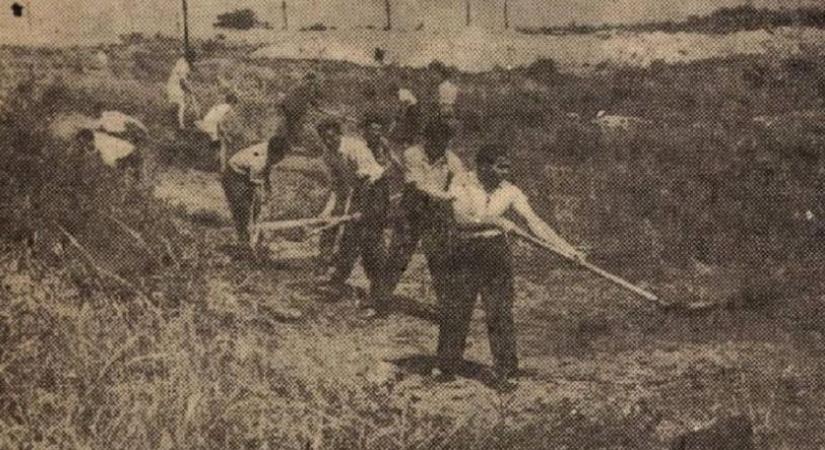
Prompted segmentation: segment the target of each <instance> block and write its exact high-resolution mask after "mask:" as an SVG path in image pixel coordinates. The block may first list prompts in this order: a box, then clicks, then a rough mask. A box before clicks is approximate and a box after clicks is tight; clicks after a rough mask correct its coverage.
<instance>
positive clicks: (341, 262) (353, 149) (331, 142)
mask: <svg viewBox="0 0 825 450" xmlns="http://www.w3.org/2000/svg"><path fill="white" fill-rule="evenodd" d="M384 126H385V123H384V121H383V118H381V117H379V116H377V115H368V116H367V118H366V119H365V120H364V121H363V123H362V129H363V132H364V137H365V139H363V140H362V139H359V138H356V137H350V136H342V135H341V131H340V126H339V125H334V124H333V122H328V124H326V125H324V126H320V127H319V128H318V131H319V134H320V135H321V140H322V141H323V142H324V145H325V146H326V147H327V150H328V151H327V153H329V154H330V156H328V157H327V158H328V159H329V160H330V161H334V162H332V163H331V164H332V168H333V169H332V172H333V173H334V174H337V175H334V176H335V177H336V179H334V180H333V183H335V185H334V186H333V193H335V192H338V194H337V195H336V196H340V194H341V193H342V192H344V191H348V192H351V193H352V194H351V199H350V203H351V205H352V208H351V211H350V212H351V213H355V212H359V213H361V215H362V217H361V220H360V221H359V222H357V223H350V224H347V225H345V226H344V230H343V234H342V235H341V240H340V249H339V251H338V253H337V254H336V255H335V261H334V263H333V270H332V273H331V275H330V277H329V280H328V287H329V288H330V290H332V291H333V294H339V293H340V292H342V288H343V286H344V284H345V283H346V281H347V279H348V278H349V276H350V274H351V272H352V269H353V267H354V265H355V261H356V260H357V259H358V257H359V256H360V257H361V263H362V265H363V267H364V272H366V274H367V278H368V279H369V281H370V298H369V300H368V301H367V303H366V304H365V305H364V306H365V311H366V315H368V316H372V315H374V314H375V312H376V310H377V309H379V305H377V302H379V301H380V300H381V299H380V298H378V297H377V295H376V294H377V290H376V288H378V287H379V286H380V277H381V276H382V275H383V273H384V265H385V263H386V249H385V244H384V236H383V235H384V228H385V226H386V223H387V213H388V210H389V185H388V182H387V177H386V171H387V168H388V167H389V164H390V158H389V156H388V154H387V152H388V151H389V150H387V149H386V148H384V147H383V142H382V137H383V135H382V132H383V128H384ZM341 185H343V186H345V188H342V187H341ZM337 201H338V202H341V201H343V202H346V201H347V200H346V199H344V198H340V197H339V198H337Z"/></svg>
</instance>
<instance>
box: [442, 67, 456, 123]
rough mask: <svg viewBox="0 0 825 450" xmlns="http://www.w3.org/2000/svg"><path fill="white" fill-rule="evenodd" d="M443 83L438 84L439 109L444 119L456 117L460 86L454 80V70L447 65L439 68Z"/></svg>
mask: <svg viewBox="0 0 825 450" xmlns="http://www.w3.org/2000/svg"><path fill="white" fill-rule="evenodd" d="M439 74H440V76H441V83H440V84H439V85H438V110H439V113H440V114H441V118H442V119H443V120H452V119H454V118H455V103H456V100H458V86H457V85H456V84H455V83H454V82H453V74H452V71H451V70H450V69H448V68H446V67H443V68H441V69H440V70H439Z"/></svg>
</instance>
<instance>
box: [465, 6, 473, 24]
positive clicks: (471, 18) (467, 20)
mask: <svg viewBox="0 0 825 450" xmlns="http://www.w3.org/2000/svg"><path fill="white" fill-rule="evenodd" d="M471 1H472V0H467V1H466V5H467V17H466V23H467V26H468V27H469V26H470V25H471V24H472V22H473V16H472V14H471V11H470V2H471Z"/></svg>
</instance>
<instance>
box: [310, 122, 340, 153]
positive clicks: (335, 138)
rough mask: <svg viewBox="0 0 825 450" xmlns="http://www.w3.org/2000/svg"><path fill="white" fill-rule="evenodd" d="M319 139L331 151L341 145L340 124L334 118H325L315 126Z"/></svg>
mask: <svg viewBox="0 0 825 450" xmlns="http://www.w3.org/2000/svg"><path fill="white" fill-rule="evenodd" d="M315 131H317V132H318V136H319V137H320V138H321V141H322V142H323V143H324V145H325V146H326V147H327V149H329V150H331V151H336V150H338V147H340V146H341V124H340V123H339V122H338V121H337V120H335V119H326V120H324V121H322V122H321V123H319V124H318V126H317V127H315Z"/></svg>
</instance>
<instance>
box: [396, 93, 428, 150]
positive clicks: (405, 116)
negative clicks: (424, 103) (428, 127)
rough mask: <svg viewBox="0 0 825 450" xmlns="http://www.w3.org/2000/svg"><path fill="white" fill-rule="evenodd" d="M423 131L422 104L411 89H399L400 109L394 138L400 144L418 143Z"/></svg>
mask: <svg viewBox="0 0 825 450" xmlns="http://www.w3.org/2000/svg"><path fill="white" fill-rule="evenodd" d="M420 132H421V105H420V104H419V102H418V98H416V96H415V94H414V93H413V91H412V90H411V89H408V88H404V87H401V88H399V89H398V111H397V117H396V120H395V129H394V130H393V133H392V140H393V141H395V142H397V143H398V144H400V145H404V146H410V145H413V144H415V143H416V140H417V139H418V135H419V134H420Z"/></svg>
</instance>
